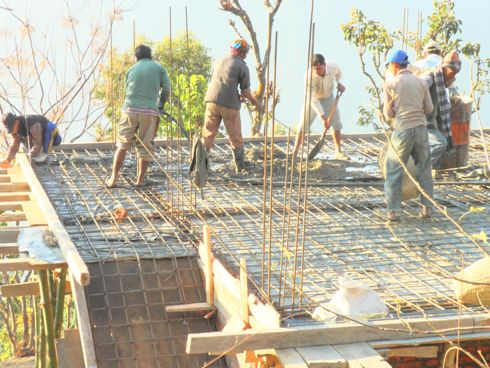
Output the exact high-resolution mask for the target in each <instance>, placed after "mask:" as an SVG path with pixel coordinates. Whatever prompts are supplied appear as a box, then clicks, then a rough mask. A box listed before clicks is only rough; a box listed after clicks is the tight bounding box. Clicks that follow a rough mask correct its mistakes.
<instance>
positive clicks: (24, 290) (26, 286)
mask: <svg viewBox="0 0 490 368" xmlns="http://www.w3.org/2000/svg"><path fill="white" fill-rule="evenodd" d="M65 293H67V294H69V293H71V285H70V283H69V282H68V281H67V282H66V283H65ZM0 294H2V296H5V297H8V296H11V297H14V296H27V295H34V296H38V295H39V283H38V282H22V283H18V284H9V285H2V286H0Z"/></svg>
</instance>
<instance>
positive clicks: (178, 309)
mask: <svg viewBox="0 0 490 368" xmlns="http://www.w3.org/2000/svg"><path fill="white" fill-rule="evenodd" d="M214 310H216V307H215V306H214V305H209V304H208V303H191V304H179V305H167V306H166V307H165V312H167V313H184V312H212V311H214Z"/></svg>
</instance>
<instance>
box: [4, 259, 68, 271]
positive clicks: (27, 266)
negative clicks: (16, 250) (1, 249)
mask: <svg viewBox="0 0 490 368" xmlns="http://www.w3.org/2000/svg"><path fill="white" fill-rule="evenodd" d="M65 267H67V264H66V263H65V262H58V263H47V262H41V261H36V260H34V259H30V258H14V259H0V272H14V271H37V270H53V269H56V268H65Z"/></svg>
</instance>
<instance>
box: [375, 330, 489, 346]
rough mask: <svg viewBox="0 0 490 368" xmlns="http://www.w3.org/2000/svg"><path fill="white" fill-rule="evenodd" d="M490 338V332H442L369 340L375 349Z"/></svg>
mask: <svg viewBox="0 0 490 368" xmlns="http://www.w3.org/2000/svg"><path fill="white" fill-rule="evenodd" d="M470 340H490V332H469V333H468V332H461V334H444V335H443V336H442V337H441V336H428V337H412V338H407V339H399V340H397V339H394V340H376V341H370V342H369V345H371V346H372V347H373V348H375V349H376V350H378V349H383V348H390V347H399V346H419V345H423V344H441V343H446V342H448V341H470Z"/></svg>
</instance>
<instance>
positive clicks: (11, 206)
mask: <svg viewBox="0 0 490 368" xmlns="http://www.w3.org/2000/svg"><path fill="white" fill-rule="evenodd" d="M22 203H24V202H20V201H16V202H1V203H0V211H21V210H22Z"/></svg>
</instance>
